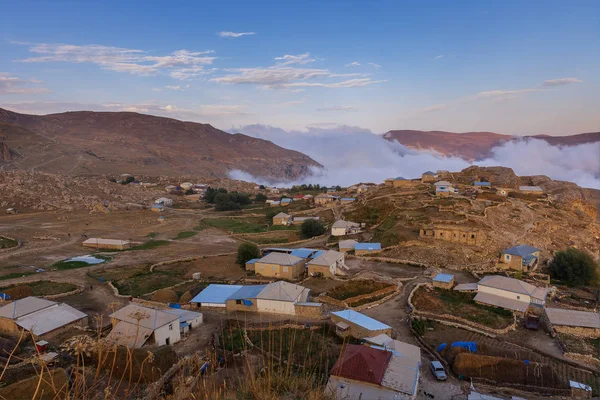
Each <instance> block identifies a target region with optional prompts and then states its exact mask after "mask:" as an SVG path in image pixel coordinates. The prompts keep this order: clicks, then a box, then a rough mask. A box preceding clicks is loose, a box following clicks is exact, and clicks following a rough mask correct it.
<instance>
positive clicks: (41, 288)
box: [0, 281, 77, 296]
mask: <svg viewBox="0 0 600 400" xmlns="http://www.w3.org/2000/svg"><path fill="white" fill-rule="evenodd" d="M23 286H28V287H30V288H31V290H32V291H33V293H32V296H50V295H53V294H61V293H67V292H70V291H73V290H75V289H77V285H73V284H71V283H59V282H50V281H37V282H27V283H22V284H18V285H11V286H6V287H3V288H2V289H0V290H1V291H3V292H4V291H6V290H8V289H15V288H19V287H23Z"/></svg>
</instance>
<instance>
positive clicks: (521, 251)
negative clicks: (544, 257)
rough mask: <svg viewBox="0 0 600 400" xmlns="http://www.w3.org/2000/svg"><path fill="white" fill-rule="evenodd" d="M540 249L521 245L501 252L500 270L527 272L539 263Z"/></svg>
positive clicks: (498, 264)
mask: <svg viewBox="0 0 600 400" xmlns="http://www.w3.org/2000/svg"><path fill="white" fill-rule="evenodd" d="M540 251H541V250H540V249H538V248H537V247H533V246H529V245H527V244H520V245H518V246H514V247H511V248H509V249H506V250H502V251H501V252H500V257H499V259H498V263H497V264H496V265H497V266H498V267H499V268H503V269H514V270H517V271H527V270H528V269H530V268H533V267H534V266H535V265H536V264H537V263H538V261H539V258H540Z"/></svg>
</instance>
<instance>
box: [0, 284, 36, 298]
mask: <svg viewBox="0 0 600 400" xmlns="http://www.w3.org/2000/svg"><path fill="white" fill-rule="evenodd" d="M4 293H6V294H7V295H9V296H10V298H11V299H12V300H20V299H24V298H25V297H29V296H33V289H32V288H31V286H15V287H12V288H7V289H6V290H4Z"/></svg>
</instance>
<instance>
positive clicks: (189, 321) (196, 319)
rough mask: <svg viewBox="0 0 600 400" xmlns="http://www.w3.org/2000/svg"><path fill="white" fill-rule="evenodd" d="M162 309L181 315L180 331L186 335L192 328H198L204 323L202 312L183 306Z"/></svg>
mask: <svg viewBox="0 0 600 400" xmlns="http://www.w3.org/2000/svg"><path fill="white" fill-rule="evenodd" d="M161 311H164V312H166V313H169V314H173V315H176V316H178V317H179V331H180V332H181V335H185V334H187V333H188V332H189V331H190V329H194V328H198V327H199V326H200V325H202V319H203V317H202V314H201V313H198V312H195V311H190V310H184V309H181V308H165V309H164V310H161Z"/></svg>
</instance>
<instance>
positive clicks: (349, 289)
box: [326, 280, 390, 300]
mask: <svg viewBox="0 0 600 400" xmlns="http://www.w3.org/2000/svg"><path fill="white" fill-rule="evenodd" d="M388 286H390V284H389V283H386V282H376V281H368V280H359V281H348V282H346V283H344V284H343V285H342V286H338V287H335V288H333V289H331V290H330V291H329V292H327V293H326V294H327V295H328V296H329V297H332V298H334V299H336V300H345V299H349V298H351V297H355V296H360V295H362V294H368V293H373V292H375V291H377V290H381V289H384V288H386V287H388Z"/></svg>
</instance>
